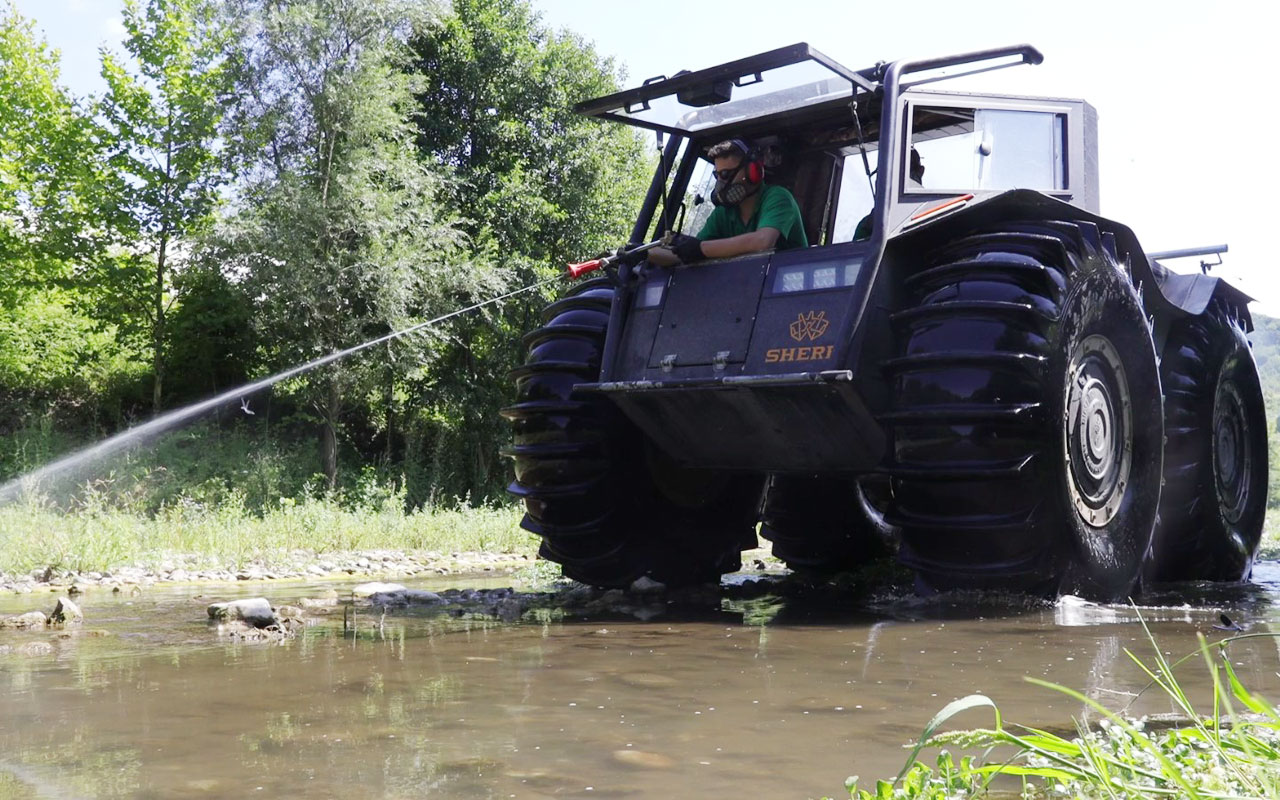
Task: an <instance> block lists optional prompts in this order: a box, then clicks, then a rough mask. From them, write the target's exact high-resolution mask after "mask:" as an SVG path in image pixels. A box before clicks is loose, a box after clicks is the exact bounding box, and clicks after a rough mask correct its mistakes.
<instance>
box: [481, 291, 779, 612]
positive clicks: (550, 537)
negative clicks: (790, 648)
mask: <svg viewBox="0 0 1280 800" xmlns="http://www.w3.org/2000/svg"><path fill="white" fill-rule="evenodd" d="M612 298H613V288H612V286H611V284H610V283H609V281H608V279H603V278H602V279H596V280H592V281H587V282H585V283H582V284H579V285H577V286H576V287H574V289H573V290H572V291H571V292H570V293H569V295H568V296H566V297H565V298H563V299H561V300H558V301H556V302H554V303H552V304H551V305H550V306H548V307H547V309H546V311H545V312H544V313H543V325H542V327H540V328H538V329H537V330H535V331H532V332H531V333H529V334H527V335H526V336H525V344H526V346H527V347H528V351H529V355H528V359H527V361H526V363H525V365H524V366H522V367H519V368H517V369H515V370H514V371H513V372H512V377H513V378H514V379H515V383H516V403H515V405H512V406H510V407H508V408H505V409H503V411H502V414H503V416H505V417H506V418H507V419H509V420H511V422H512V427H513V432H514V437H513V438H514V442H513V444H512V446H511V447H510V448H508V449H507V451H506V454H507V455H509V456H511V457H512V458H513V459H514V460H515V474H516V479H515V481H514V482H513V483H512V484H511V485H510V486H509V487H508V491H510V492H511V493H512V494H514V495H516V496H517V497H519V498H521V499H522V500H523V501H524V504H525V516H524V520H523V522H522V523H521V525H522V527H524V528H525V529H527V530H529V531H532V532H534V533H536V534H538V535H539V536H541V537H542V547H541V549H540V551H539V553H540V555H542V556H543V557H544V558H547V559H549V560H551V561H555V562H557V563H559V564H560V565H561V566H562V567H563V569H564V574H565V575H566V576H568V577H570V578H573V579H575V580H578V581H582V582H584V583H589V584H593V585H596V586H606V587H627V586H630V585H631V583H632V582H633V581H635V580H636V579H637V578H639V577H641V576H647V577H649V578H651V579H653V580H657V581H660V582H662V583H665V584H667V585H670V586H682V585H690V584H695V583H704V582H708V581H717V580H719V578H720V575H722V574H723V573H725V572H732V571H733V570H736V569H738V568H739V567H740V566H741V551H742V550H743V549H745V548H749V547H754V546H755V543H756V538H755V522H756V517H757V515H758V508H759V498H760V492H761V485H762V483H763V480H762V479H761V478H757V477H754V476H728V475H715V474H706V473H700V472H694V471H691V470H682V469H680V468H679V467H676V466H675V465H672V464H670V463H667V460H666V459H665V458H664V457H663V456H662V454H661V453H659V452H657V451H656V449H655V448H653V447H652V446H651V445H650V444H649V443H648V442H647V441H646V440H645V439H644V437H643V436H641V435H640V432H639V431H638V430H637V429H636V428H635V426H634V425H632V424H631V423H630V422H629V421H627V420H626V419H625V418H623V417H622V415H621V414H619V413H618V412H617V410H616V409H615V408H613V406H612V405H611V404H609V403H608V402H607V401H605V400H603V399H601V398H599V397H598V396H595V395H589V394H581V393H577V392H574V386H575V385H576V384H579V383H586V382H591V381H594V380H597V379H598V378H599V375H600V358H601V353H602V351H603V348H604V341H605V334H606V331H607V328H608V323H609V307H610V303H611V300H612Z"/></svg>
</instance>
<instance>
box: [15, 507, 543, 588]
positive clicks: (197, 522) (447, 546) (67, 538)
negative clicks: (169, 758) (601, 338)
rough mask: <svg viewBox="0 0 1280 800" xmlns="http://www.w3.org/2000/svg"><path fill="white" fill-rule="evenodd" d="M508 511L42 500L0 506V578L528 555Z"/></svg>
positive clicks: (528, 543)
mask: <svg viewBox="0 0 1280 800" xmlns="http://www.w3.org/2000/svg"><path fill="white" fill-rule="evenodd" d="M519 522H520V514H519V512H518V511H517V509H515V508H514V507H509V506H507V507H488V508H468V507H465V506H458V507H456V508H433V509H425V510H415V511H405V510H404V503H403V499H402V498H400V497H398V496H395V495H391V496H388V497H383V498H381V499H380V500H379V501H377V502H366V503H357V504H354V505H353V504H352V503H350V502H349V501H346V502H341V503H340V502H338V501H337V500H335V499H334V498H326V497H307V498H303V499H301V500H296V501H295V500H292V499H287V498H286V499H282V500H281V501H279V503H278V505H277V506H276V507H275V508H272V509H269V510H267V511H264V512H261V513H258V512H252V511H249V510H246V508H245V506H244V504H243V503H242V502H236V500H235V499H234V497H233V498H231V499H229V500H228V499H224V500H223V502H220V503H218V504H216V505H204V504H201V503H196V502H189V501H180V502H176V503H173V504H170V505H167V506H165V507H164V508H162V509H161V510H160V511H158V512H157V513H155V514H144V513H138V512H137V511H134V510H129V509H122V508H120V507H118V506H116V505H114V504H111V503H105V502H99V501H98V500H96V499H95V496H94V495H93V494H92V493H90V494H89V495H87V496H86V498H85V499H84V501H83V502H82V503H81V505H79V506H78V507H77V508H76V509H75V510H74V511H72V512H66V511H62V510H59V509H56V508H54V507H52V506H51V505H49V504H47V503H44V502H41V501H39V500H29V501H27V502H26V503H24V504H14V505H9V506H0V573H8V574H11V575H16V574H21V573H26V572H29V571H30V570H32V569H36V568H44V567H48V566H52V567H54V568H55V569H69V570H78V571H93V570H98V571H101V570H107V569H112V568H115V567H120V566H144V567H152V566H156V565H159V564H161V563H163V562H165V561H167V560H171V559H173V558H175V557H178V556H196V557H197V558H196V559H194V560H193V561H188V563H198V564H202V565H207V566H242V565H244V564H246V563H248V562H251V561H261V562H265V563H275V562H286V561H291V560H295V561H296V560H297V559H296V556H297V555H298V551H309V552H311V553H333V552H341V551H350V550H381V549H392V550H409V551H415V550H416V551H423V550H425V551H437V552H443V553H451V552H461V551H483V552H501V553H521V554H532V553H533V552H534V551H535V550H536V545H535V542H534V538H533V537H532V535H531V534H529V533H527V532H525V531H524V530H522V529H520V527H519Z"/></svg>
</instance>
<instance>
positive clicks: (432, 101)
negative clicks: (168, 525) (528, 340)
mask: <svg viewBox="0 0 1280 800" xmlns="http://www.w3.org/2000/svg"><path fill="white" fill-rule="evenodd" d="M0 2H3V0H0ZM124 22H125V36H124V39H123V42H122V44H123V46H122V47H121V48H118V49H117V50H115V51H114V52H111V51H104V54H103V74H104V77H105V78H106V80H107V85H108V91H107V93H106V95H105V96H104V97H102V98H99V99H98V100H97V101H95V102H94V103H92V104H90V103H87V102H81V103H79V104H77V101H76V100H74V99H73V98H71V97H69V96H68V95H67V94H66V93H65V92H64V91H63V90H62V89H61V88H60V87H59V86H58V85H57V70H56V54H54V53H51V52H49V51H48V49H47V48H45V47H44V45H43V44H42V43H40V42H39V41H38V40H37V39H36V38H35V36H34V35H33V34H32V29H31V26H30V25H29V24H28V23H26V22H24V21H22V20H21V19H20V18H18V16H17V14H16V13H15V12H13V11H12V9H9V10H7V11H0V56H3V57H2V58H0V90H2V91H3V94H2V95H0V96H4V97H5V98H6V101H7V104H6V105H5V106H4V107H3V108H0V229H2V230H0V261H3V263H4V265H5V269H3V270H0V312H3V313H0V474H3V475H14V474H17V473H19V472H22V471H25V470H27V469H29V468H31V467H34V466H36V465H38V464H39V463H40V461H41V460H43V459H46V458H49V457H52V456H54V455H60V454H63V453H64V452H65V451H66V450H67V449H70V448H73V447H74V446H75V445H80V444H87V443H89V442H91V441H93V440H94V439H96V438H99V437H100V436H102V435H104V434H108V433H111V432H114V431H115V430H118V429H119V428H121V427H124V426H126V425H128V424H130V423H131V422H133V421H134V420H136V419H137V418H138V417H140V416H142V415H143V414H144V413H145V410H146V407H147V406H148V405H150V406H151V407H152V408H153V409H154V408H156V407H157V406H158V405H159V399H160V398H159V397H158V392H159V388H160V387H161V386H162V385H163V386H164V387H165V396H164V398H163V399H164V401H165V403H166V404H168V405H170V406H172V405H175V404H177V403H181V402H185V401H190V400H196V399H198V398H201V397H205V396H208V395H210V394H212V393H214V392H217V391H221V390H225V389H227V388H229V387H231V386H234V385H236V384H238V383H241V382H243V381H246V380H250V379H253V378H258V377H263V376H266V375H268V374H271V373H272V372H274V371H277V370H279V369H282V368H287V367H291V366H294V365H297V364H299V363H302V362H304V361H307V360H310V359H312V358H315V357H316V356H318V355H321V354H328V353H332V352H334V351H337V350H342V349H345V348H347V347H350V346H352V345H355V344H358V343H360V342H363V341H367V340H369V339H371V338H374V337H377V336H380V335H383V334H386V333H388V332H390V331H392V330H394V329H399V328H403V327H405V326H408V325H411V324H414V323H416V322H419V321H422V320H425V319H429V318H432V317H435V316H437V315H440V314H441V313H444V312H448V311H453V310H455V309H457V308H459V307H462V306H466V305H468V304H470V303H472V302H475V301H477V300H480V299H485V298H488V297H491V296H493V295H496V294H499V293H501V292H503V291H505V290H507V289H511V288H515V287H518V286H524V285H528V284H530V283H533V282H535V281H536V280H540V279H544V278H546V277H548V276H549V275H552V274H554V273H555V272H556V271H558V270H559V269H560V268H561V266H562V263H563V262H564V261H567V260H570V259H576V258H579V257H581V256H583V255H584V254H591V253H595V252H598V251H599V250H602V249H605V248H612V247H616V246H617V245H618V244H621V243H622V242H623V241H624V240H625V238H626V237H627V235H628V232H629V230H630V227H631V223H632V218H633V215H634V213H635V210H636V209H637V208H638V206H639V200H640V197H641V196H642V194H643V190H644V187H645V185H646V184H647V180H648V175H649V172H650V171H651V166H652V158H651V157H648V156H646V153H645V147H644V144H643V142H642V140H641V139H640V138H639V137H637V136H636V135H635V134H634V133H633V132H631V131H629V130H628V129H625V128H622V127H621V126H609V125H602V124H600V123H599V122H597V121H595V120H589V119H585V118H580V117H577V116H575V115H573V114H571V113H570V112H569V108H570V107H571V106H572V104H573V103H575V102H577V101H579V100H582V99H584V98H586V97H589V96H592V95H598V94H602V93H606V92H610V91H613V90H615V89H617V88H618V79H619V75H618V73H617V70H616V69H615V67H614V65H613V64H612V63H611V62H610V61H608V60H607V59H602V58H600V57H599V56H598V55H597V54H596V53H595V52H594V50H593V49H592V48H591V47H590V46H589V45H586V44H584V43H583V42H582V41H581V40H579V39H578V38H577V37H575V36H573V35H572V34H569V33H564V32H552V31H550V30H548V29H547V28H545V27H544V26H543V25H542V24H541V23H540V22H539V20H538V18H537V16H536V15H535V14H534V13H533V11H532V10H531V7H530V4H529V3H528V2H525V0H469V1H468V2H456V3H452V4H451V5H450V6H448V7H447V8H446V7H441V9H440V10H437V8H436V7H435V6H433V5H430V4H428V3H424V2H420V0H353V1H352V2H339V1H338V0H297V1H296V2H288V3H282V2H275V0H136V1H135V2H132V3H130V4H128V5H127V7H126V13H125V19H124ZM90 105H91V106H92V109H94V110H96V114H97V117H96V118H95V117H94V115H93V114H92V113H89V112H88V111H86V110H83V109H82V106H83V107H84V108H89V107H90ZM223 181H226V185H223ZM549 299H550V294H549V293H548V294H544V295H533V294H530V295H526V296H525V297H523V298H521V299H519V300H516V301H511V302H508V303H506V304H504V305H503V306H499V307H492V308H489V309H486V311H485V312H483V313H481V314H472V315H469V316H466V317H460V318H457V319H454V320H451V321H450V322H448V323H446V324H444V325H442V326H440V327H438V328H433V329H431V330H429V331H426V332H423V333H420V334H417V335H415V336H413V337H410V338H407V339H404V340H397V341H396V342H393V343H391V344H389V345H386V346H382V347H378V348H373V349H371V350H368V351H365V352H364V353H362V354H360V355H359V356H356V357H353V358H352V359H350V360H347V361H343V362H340V363H338V364H335V365H333V366H332V367H329V368H326V369H325V370H323V371H320V372H318V373H315V374H312V375H309V376H300V377H298V378H296V379H293V380H290V381H288V382H286V383H284V384H281V385H279V386H277V387H276V389H275V390H274V391H273V392H271V393H270V394H269V395H268V394H266V393H264V394H262V395H259V396H257V397H253V398H249V400H250V401H251V403H252V408H253V410H254V413H255V416H254V417H252V418H249V417H244V418H243V419H244V421H246V422H253V423H258V424H261V425H262V426H263V429H264V430H267V429H269V430H270V436H269V437H268V436H264V437H262V439H261V441H262V442H265V443H268V444H264V445H263V446H264V448H265V449H264V452H263V454H262V459H261V463H263V464H267V463H271V464H275V465H276V466H275V467H273V468H272V469H273V470H275V471H274V472H272V474H273V475H275V476H276V477H273V478H270V479H267V478H262V479H261V480H259V478H256V477H251V476H250V475H248V474H237V473H236V472H235V471H234V469H231V468H230V466H229V465H230V464H231V463H232V462H233V461H235V459H236V458H242V461H244V463H258V462H255V461H254V460H253V453H251V452H244V453H241V454H239V456H233V455H232V451H233V450H234V447H232V446H231V445H229V444H227V442H236V441H238V440H240V439H241V438H242V436H241V433H240V430H241V428H240V427H239V426H232V425H229V424H228V423H229V421H230V420H231V418H232V417H230V416H224V418H223V419H222V420H221V421H220V422H218V423H216V424H210V425H203V426H200V427H197V428H194V429H191V430H189V431H188V432H187V433H182V434H177V435H175V436H174V437H173V441H175V442H189V441H192V437H196V439H197V440H198V444H196V445H186V446H188V447H191V448H193V449H197V450H200V451H202V452H206V453H212V454H218V453H223V452H224V451H225V454H226V457H225V458H223V457H222V456H217V457H212V458H209V459H206V460H207V461H208V462H209V463H208V469H199V468H195V469H193V468H191V467H192V465H191V463H189V462H190V461H191V459H189V458H186V457H184V454H182V453H179V452H177V450H176V445H175V446H172V447H171V446H170V445H169V444H167V443H161V444H159V445H158V448H157V449H156V450H155V451H154V455H155V458H150V457H144V456H142V455H138V454H134V455H130V456H129V457H128V458H126V459H124V460H123V461H120V462H118V463H115V464H114V465H113V466H114V468H115V469H116V472H115V474H114V476H113V477H109V478H106V479H104V481H105V482H104V483H102V484H100V485H99V490H100V491H101V492H103V493H104V494H106V495H108V496H109V497H111V498H112V502H117V501H118V502H122V503H125V504H126V505H127V504H128V503H129V502H132V501H129V500H128V499H127V498H128V497H130V496H136V497H137V498H138V500H137V502H138V503H139V504H140V506H139V507H141V508H145V509H146V510H147V511H148V512H154V511H155V510H156V509H158V508H160V507H163V506H164V505H165V504H166V503H169V502H171V501H173V500H174V498H176V497H178V496H182V495H184V494H185V495H189V496H192V497H195V496H198V497H200V498H202V499H201V500H200V502H208V503H214V502H216V500H215V499H214V498H216V497H226V496H227V492H229V491H231V490H232V488H241V489H243V490H244V494H245V495H246V498H247V499H246V502H247V503H248V506H249V507H250V508H257V507H258V505H257V504H258V503H259V502H262V501H261V498H263V497H265V496H266V495H267V494H270V493H271V492H276V491H278V492H280V493H281V496H286V495H289V496H298V495H299V494H300V493H303V492H305V491H306V488H305V487H306V486H307V485H308V481H309V480H310V479H311V478H312V476H313V475H314V473H316V472H317V471H321V470H323V471H324V472H325V473H326V480H327V482H326V484H325V486H326V487H327V488H328V490H329V491H330V492H332V493H333V495H334V496H335V497H336V496H340V495H345V494H347V493H350V492H352V491H354V489H353V487H354V486H355V484H356V483H358V481H359V480H360V475H361V472H362V470H361V469H360V468H361V467H364V466H372V467H373V468H374V469H375V470H376V474H377V475H378V476H379V480H380V481H383V482H386V481H387V480H388V479H390V478H394V479H395V480H396V481H397V482H398V485H400V486H401V492H402V494H403V499H404V502H405V503H406V505H407V507H411V508H413V507H420V506H423V505H424V504H431V503H434V502H436V501H437V500H439V499H440V498H453V497H466V498H470V499H471V501H473V502H484V501H487V500H490V499H494V498H497V497H500V496H502V490H503V488H504V486H505V484H506V483H507V480H508V477H509V476H508V467H507V465H506V463H505V462H504V461H503V460H502V459H501V458H500V457H499V455H498V452H499V449H500V447H501V445H502V444H503V443H504V441H505V439H506V438H507V436H508V431H507V426H506V424H505V423H504V421H503V420H502V419H501V418H500V417H499V415H498V413H497V412H498V409H499V408H501V407H502V406H504V405H506V404H507V403H509V402H510V393H511V389H510V385H509V382H508V380H507V378H506V373H507V371H508V370H509V369H510V368H511V367H513V366H515V365H516V364H518V363H519V362H520V361H521V360H522V359H523V348H522V346H521V344H520V336H521V335H522V334H523V333H524V332H526V331H528V330H531V329H532V328H534V327H536V325H537V324H538V312H539V311H540V309H541V307H542V306H543V305H544V304H545V303H546V302H548V301H549ZM148 385H149V386H150V388H151V390H152V391H151V393H150V394H151V397H150V403H148V402H147V401H146V394H147V392H146V389H147V387H148ZM227 414H229V415H235V416H236V417H239V416H240V415H239V412H237V411H236V410H235V409H228V410H227ZM316 433H319V434H320V438H321V443H322V447H321V449H320V452H321V453H322V458H321V459H320V460H316V459H315V452H316V450H315V448H314V446H313V445H312V444H311V443H310V442H308V441H307V438H308V437H312V436H315V435H316ZM236 446H238V445H236ZM161 456H163V458H164V459H171V460H170V461H163V460H161ZM144 464H146V465H149V466H147V467H144V466H143V465H144ZM339 464H341V465H342V473H343V474H339V468H338V467H339ZM256 469H258V468H257V467H252V468H251V469H250V471H251V472H253V470H256ZM263 469H265V467H264V468H263ZM254 474H257V473H254ZM133 479H137V480H140V481H141V484H140V485H139V486H138V487H136V488H135V489H128V488H127V487H126V486H125V484H126V483H127V480H133ZM237 481H240V482H244V483H243V484H237ZM253 481H256V482H258V483H260V484H261V485H262V488H261V490H251V489H248V488H245V487H247V486H248V485H249V483H248V482H253ZM268 486H270V487H271V488H270V489H268V488H267V487H268Z"/></svg>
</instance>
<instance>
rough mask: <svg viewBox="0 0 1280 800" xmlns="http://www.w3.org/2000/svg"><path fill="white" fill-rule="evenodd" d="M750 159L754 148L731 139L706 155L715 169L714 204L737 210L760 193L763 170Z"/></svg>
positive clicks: (712, 196)
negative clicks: (733, 207)
mask: <svg viewBox="0 0 1280 800" xmlns="http://www.w3.org/2000/svg"><path fill="white" fill-rule="evenodd" d="M751 156H752V153H751V146H750V145H748V144H747V143H746V142H744V141H743V140H741V139H729V140H728V141H724V142H721V143H720V144H718V145H716V146H715V147H712V148H711V149H710V150H708V151H707V157H708V158H710V159H711V162H712V163H713V164H714V165H715V176H716V188H715V190H714V191H713V192H712V193H711V201H712V202H713V203H715V204H716V205H718V206H736V205H738V204H739V203H741V202H742V201H743V200H745V199H747V198H748V197H750V196H751V195H752V194H755V193H756V192H757V191H758V190H759V189H760V182H761V181H763V180H764V168H763V167H762V166H761V165H760V162H759V161H756V160H755V159H753V158H752V157H751Z"/></svg>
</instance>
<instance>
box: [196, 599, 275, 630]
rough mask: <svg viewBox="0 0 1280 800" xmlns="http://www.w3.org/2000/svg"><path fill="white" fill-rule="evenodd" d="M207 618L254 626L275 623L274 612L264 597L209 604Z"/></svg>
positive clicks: (265, 625) (258, 626)
mask: <svg viewBox="0 0 1280 800" xmlns="http://www.w3.org/2000/svg"><path fill="white" fill-rule="evenodd" d="M209 619H212V620H217V621H219V622H237V621H239V622H245V623H248V624H249V625H252V626H253V627H255V628H265V627H267V626H268V625H275V624H276V615H275V612H274V611H272V610H271V603H270V602H268V601H267V599H266V598H265V597H252V598H248V599H245V600H232V601H231V602H229V603H214V604H213V605H211V606H209Z"/></svg>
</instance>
